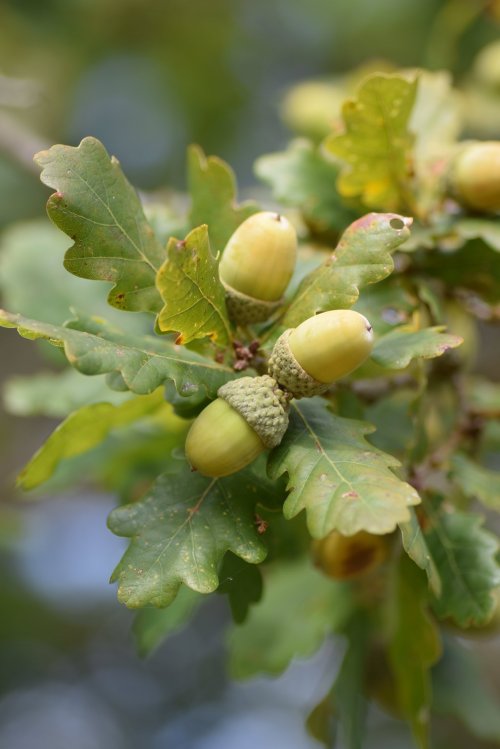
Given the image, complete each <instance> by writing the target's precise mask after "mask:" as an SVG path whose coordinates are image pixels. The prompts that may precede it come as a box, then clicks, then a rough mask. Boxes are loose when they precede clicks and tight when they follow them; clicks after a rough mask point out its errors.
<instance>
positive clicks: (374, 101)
mask: <svg viewBox="0 0 500 749" xmlns="http://www.w3.org/2000/svg"><path fill="white" fill-rule="evenodd" d="M416 93H417V79H415V80H408V79H407V78H403V77H401V76H398V75H373V76H370V77H369V78H368V79H367V80H366V81H365V82H364V83H363V84H362V85H361V87H360V88H359V90H358V92H357V96H356V98H354V99H349V100H348V101H347V102H346V103H345V104H344V106H343V109H342V115H343V119H344V126H345V132H344V133H342V134H340V135H330V136H329V137H328V138H327V139H326V141H325V142H324V147H325V148H326V150H327V152H328V153H331V154H332V155H334V156H336V157H337V158H339V159H340V160H341V161H343V162H344V163H345V167H344V169H343V171H342V173H341V175H340V177H339V181H338V189H339V191H340V193H341V194H342V195H343V196H344V197H346V198H350V197H357V198H360V199H361V200H362V201H363V203H364V204H365V205H366V206H367V207H368V208H375V209H377V208H383V209H384V210H388V211H398V210H409V209H410V208H411V206H412V202H413V201H412V198H411V192H410V188H411V179H412V163H411V149H412V146H413V142H414V136H413V134H412V133H411V132H410V130H409V129H408V124H409V120H410V116H411V113H412V109H413V105H414V103H415V97H416Z"/></svg>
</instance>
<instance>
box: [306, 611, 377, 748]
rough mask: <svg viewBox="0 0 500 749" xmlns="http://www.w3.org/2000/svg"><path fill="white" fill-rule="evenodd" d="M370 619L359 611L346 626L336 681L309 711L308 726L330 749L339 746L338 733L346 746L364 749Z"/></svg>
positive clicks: (311, 732)
mask: <svg viewBox="0 0 500 749" xmlns="http://www.w3.org/2000/svg"><path fill="white" fill-rule="evenodd" d="M369 630H370V628H369V622H368V617H367V616H366V612H365V611H363V610H361V609H360V610H359V611H356V612H355V614H354V615H353V616H352V617H351V619H350V620H349V622H348V626H347V627H346V632H345V635H346V639H347V649H346V651H345V655H344V658H343V661H342V665H341V667H340V671H339V673H338V676H337V678H336V680H335V683H334V685H333V687H332V689H331V690H330V692H329V693H328V694H327V695H326V697H325V698H324V699H323V700H322V701H321V702H320V703H319V705H316V707H315V708H314V709H313V710H312V712H311V713H310V714H309V716H308V718H307V722H306V727H307V729H308V731H309V733H310V734H311V736H314V738H315V739H317V740H318V741H320V742H322V743H323V744H324V745H325V746H326V747H328V749H330V747H334V746H337V744H336V737H337V734H338V735H339V737H341V739H342V746H345V748H346V749H363V744H364V737H365V730H366V711H367V707H368V703H367V700H366V698H365V696H364V689H365V679H366V673H365V671H366V653H367V646H368V635H369Z"/></svg>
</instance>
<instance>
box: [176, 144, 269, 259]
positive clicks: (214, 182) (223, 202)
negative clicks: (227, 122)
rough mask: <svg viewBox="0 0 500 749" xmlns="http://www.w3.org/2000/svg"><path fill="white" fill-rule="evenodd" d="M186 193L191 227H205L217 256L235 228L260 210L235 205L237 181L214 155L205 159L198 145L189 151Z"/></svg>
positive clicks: (251, 206) (249, 206)
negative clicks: (189, 199)
mask: <svg viewBox="0 0 500 749" xmlns="http://www.w3.org/2000/svg"><path fill="white" fill-rule="evenodd" d="M188 191H189V194H190V195H191V210H190V213H189V223H190V226H191V228H194V227H196V226H200V225H201V224H207V226H208V231H209V235H210V243H211V245H212V247H213V248H214V250H215V253H216V254H218V253H219V252H222V251H223V250H224V247H225V246H226V244H227V241H228V239H229V237H230V236H231V234H233V233H234V232H235V231H236V229H237V228H238V226H239V225H240V224H241V223H242V222H243V221H245V219H247V218H248V217H249V216H251V215H252V214H253V213H257V211H258V210H259V207H258V205H257V204H256V203H253V202H249V201H247V202H245V203H242V204H241V205H238V204H237V203H236V180H235V177H234V173H233V171H232V169H231V167H230V166H228V164H226V162H225V161H223V160H222V159H219V158H218V157H217V156H205V154H204V153H203V151H202V150H201V148H200V147H199V146H191V147H190V148H189V149H188Z"/></svg>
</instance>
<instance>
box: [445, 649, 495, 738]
mask: <svg viewBox="0 0 500 749" xmlns="http://www.w3.org/2000/svg"><path fill="white" fill-rule="evenodd" d="M444 645H445V648H444V655H443V658H441V660H440V661H439V663H438V664H437V665H436V666H435V668H434V669H433V671H432V691H433V700H432V709H433V711H434V712H435V713H437V714H438V715H453V716H454V717H455V718H457V719H458V720H459V721H461V723H463V724H464V725H465V726H466V727H467V728H468V729H469V731H470V732H471V733H472V734H473V736H477V737H478V738H480V739H484V740H485V741H491V742H493V744H495V745H496V742H500V704H499V700H498V696H497V695H495V693H494V691H493V689H492V688H491V687H489V685H488V679H487V677H486V678H485V677H483V675H482V674H481V672H480V669H479V666H478V662H477V658H476V656H475V653H473V652H471V651H470V650H469V649H468V648H465V647H464V646H463V645H460V643H459V642H457V641H456V640H452V639H451V638H447V639H446V640H445V643H444Z"/></svg>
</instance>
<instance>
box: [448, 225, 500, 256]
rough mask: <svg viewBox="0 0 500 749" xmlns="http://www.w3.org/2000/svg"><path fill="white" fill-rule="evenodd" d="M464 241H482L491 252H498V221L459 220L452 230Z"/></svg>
mask: <svg viewBox="0 0 500 749" xmlns="http://www.w3.org/2000/svg"><path fill="white" fill-rule="evenodd" d="M452 230H453V232H454V233H456V234H458V236H459V237H460V238H462V239H463V240H464V241H467V240H469V239H482V240H483V242H484V243H485V244H487V245H488V247H490V248H491V249H492V250H496V251H497V252H500V221H499V220H498V218H494V217H490V218H460V219H458V221H455V223H454V224H453V228H452Z"/></svg>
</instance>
